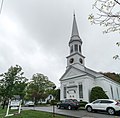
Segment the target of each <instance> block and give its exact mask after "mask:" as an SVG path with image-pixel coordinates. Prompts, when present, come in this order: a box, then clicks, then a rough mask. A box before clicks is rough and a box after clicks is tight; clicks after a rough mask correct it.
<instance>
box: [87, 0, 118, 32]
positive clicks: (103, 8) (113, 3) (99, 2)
mask: <svg viewBox="0 0 120 118" xmlns="http://www.w3.org/2000/svg"><path fill="white" fill-rule="evenodd" d="M93 8H95V9H96V10H97V13H96V15H93V14H91V15H90V16H89V20H90V21H91V23H93V24H99V25H102V26H104V27H106V28H107V29H106V30H105V31H104V33H108V32H114V31H118V32H120V0H95V3H94V4H93Z"/></svg>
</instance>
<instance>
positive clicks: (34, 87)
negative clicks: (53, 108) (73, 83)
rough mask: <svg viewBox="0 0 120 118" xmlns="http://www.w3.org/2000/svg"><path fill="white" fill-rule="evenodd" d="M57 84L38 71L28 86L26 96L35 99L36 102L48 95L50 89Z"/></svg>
mask: <svg viewBox="0 0 120 118" xmlns="http://www.w3.org/2000/svg"><path fill="white" fill-rule="evenodd" d="M54 86H55V84H54V83H53V82H51V81H49V80H48V77H47V76H44V75H43V74H40V73H36V74H34V75H33V76H32V79H31V82H30V83H29V84H28V86H27V94H26V98H27V99H30V98H31V100H34V101H35V104H37V103H38V101H41V100H42V99H45V98H46V97H47V96H48V90H53V87H54Z"/></svg>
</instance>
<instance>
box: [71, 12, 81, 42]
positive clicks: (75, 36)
mask: <svg viewBox="0 0 120 118" xmlns="http://www.w3.org/2000/svg"><path fill="white" fill-rule="evenodd" d="M74 40H77V41H80V42H81V44H82V40H81V38H80V36H79V32H78V28H77V22H76V18H75V13H74V15H73V26H72V34H71V39H70V42H69V44H70V43H71V42H72V41H74Z"/></svg>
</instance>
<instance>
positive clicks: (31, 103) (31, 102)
mask: <svg viewBox="0 0 120 118" xmlns="http://www.w3.org/2000/svg"><path fill="white" fill-rule="evenodd" d="M34 105H35V104H34V102H33V101H27V102H26V103H25V106H26V107H30V106H34Z"/></svg>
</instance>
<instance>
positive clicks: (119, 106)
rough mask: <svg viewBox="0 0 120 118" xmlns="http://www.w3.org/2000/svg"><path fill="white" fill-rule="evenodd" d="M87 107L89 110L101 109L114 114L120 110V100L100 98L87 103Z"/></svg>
mask: <svg viewBox="0 0 120 118" xmlns="http://www.w3.org/2000/svg"><path fill="white" fill-rule="evenodd" d="M85 108H86V110H87V111H88V112H92V111H94V110H96V111H97V110H99V111H107V112H108V114H110V115H113V114H115V112H120V102H119V101H115V100H111V99H98V100H95V101H93V102H92V103H88V104H86V106H85Z"/></svg>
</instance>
